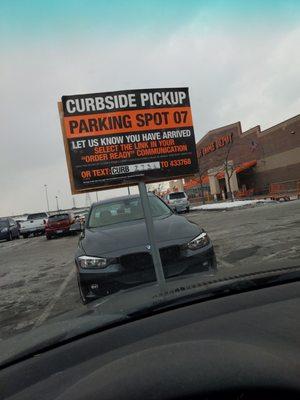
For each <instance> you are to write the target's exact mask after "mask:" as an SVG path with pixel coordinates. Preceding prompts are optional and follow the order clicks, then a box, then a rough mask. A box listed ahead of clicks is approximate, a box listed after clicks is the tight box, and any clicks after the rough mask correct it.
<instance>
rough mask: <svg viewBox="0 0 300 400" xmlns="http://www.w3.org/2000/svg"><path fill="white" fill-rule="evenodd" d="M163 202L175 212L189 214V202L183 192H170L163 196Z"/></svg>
mask: <svg viewBox="0 0 300 400" xmlns="http://www.w3.org/2000/svg"><path fill="white" fill-rule="evenodd" d="M165 202H166V203H167V204H168V206H169V207H171V208H172V209H173V210H174V211H176V212H189V211H190V202H189V200H188V197H187V194H186V193H185V192H172V193H169V194H167V195H166V196H165Z"/></svg>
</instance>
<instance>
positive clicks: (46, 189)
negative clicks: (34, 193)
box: [44, 185, 50, 212]
mask: <svg viewBox="0 0 300 400" xmlns="http://www.w3.org/2000/svg"><path fill="white" fill-rule="evenodd" d="M44 188H45V194H46V201H47V211H48V212H49V211H50V208H49V199H48V186H47V185H44Z"/></svg>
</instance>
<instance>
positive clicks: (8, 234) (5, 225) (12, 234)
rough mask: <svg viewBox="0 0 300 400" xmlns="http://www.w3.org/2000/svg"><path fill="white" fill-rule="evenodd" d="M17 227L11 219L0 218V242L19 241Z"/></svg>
mask: <svg viewBox="0 0 300 400" xmlns="http://www.w3.org/2000/svg"><path fill="white" fill-rule="evenodd" d="M19 238H20V232H19V226H18V224H17V222H16V221H14V220H13V219H12V218H0V240H4V239H5V240H7V241H9V240H13V239H19Z"/></svg>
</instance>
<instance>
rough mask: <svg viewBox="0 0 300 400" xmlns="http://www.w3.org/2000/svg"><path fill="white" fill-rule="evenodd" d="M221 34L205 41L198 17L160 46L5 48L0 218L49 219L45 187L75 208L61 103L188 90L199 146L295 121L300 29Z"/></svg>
mask: <svg viewBox="0 0 300 400" xmlns="http://www.w3.org/2000/svg"><path fill="white" fill-rule="evenodd" d="M227 27H228V25H226V29H225V28H224V27H216V29H209V30H207V31H206V30H205V29H204V28H203V27H200V26H199V19H197V17H195V18H194V20H191V21H190V22H189V23H188V24H185V25H184V26H179V28H178V29H177V30H172V31H171V32H170V33H169V34H168V35H164V36H163V37H161V39H160V40H157V38H156V39H155V40H154V37H151V36H143V35H141V36H139V35H138V34H133V33H128V34H124V35H123V36H120V35H119V36H116V37H114V38H112V39H111V40H108V38H107V37H104V38H101V35H99V36H97V35H93V37H92V38H91V40H89V41H87V40H86V38H85V40H82V41H80V40H76V41H72V40H70V38H69V39H65V38H64V37H62V38H60V39H59V38H57V37H56V38H55V39H53V40H52V41H49V39H47V40H46V39H43V38H38V37H37V38H36V39H35V40H30V41H29V40H28V39H26V38H24V40H22V39H20V41H19V43H18V44H17V45H15V46H12V47H10V48H8V47H6V49H7V50H6V54H5V57H4V59H3V60H2V63H1V76H0V90H1V95H2V106H1V109H0V120H1V157H0V168H1V175H0V187H1V203H0V215H6V214H11V213H12V211H14V212H23V211H35V210H42V209H45V196H44V187H43V185H44V184H47V185H48V186H49V193H51V196H52V197H51V205H52V207H55V203H54V201H55V200H54V199H55V198H54V196H55V195H56V194H57V193H60V195H59V196H60V198H61V202H62V203H63V204H64V205H65V206H70V205H71V204H72V198H71V195H70V189H69V182H68V176H67V170H66V162H65V155H64V149H63V143H62V138H61V132H60V124H59V118H58V112H57V101H58V100H59V99H60V97H61V95H63V94H73V93H89V92H96V91H99V92H101V91H109V90H120V89H133V88H147V87H172V86H181V85H182V86H189V87H190V94H191V101H192V109H193V118H194V126H195V132H196V137H197V139H199V138H200V137H201V136H202V135H203V134H205V133H206V132H207V131H208V130H209V129H213V128H215V127H219V126H222V125H226V124H229V123H232V122H236V121H238V120H241V122H242V125H243V127H244V129H247V128H249V127H251V126H254V125H257V124H261V125H262V127H263V128H265V127H268V126H270V125H273V124H275V123H277V122H280V121H281V120H283V119H286V118H289V117H291V116H293V115H295V114H298V113H299V109H300V108H299V106H300V101H299V95H298V93H299V85H300V78H299V74H298V71H299V67H300V65H299V64H300V56H299V55H298V53H297V51H296V49H297V48H298V43H299V41H300V29H296V28H294V27H291V28H290V30H288V29H287V28H286V27H285V28H284V29H283V28H280V29H278V30H277V31H276V32H271V31H268V32H267V34H265V35H263V34H262V31H260V30H259V29H258V28H257V27H256V28H253V32H249V29H247V31H246V32H243V31H240V32H237V31H236V30H230V29H228V28H227ZM118 192H121V193H122V192H126V191H124V190H123V191H122V190H121V191H118ZM108 195H109V193H102V196H108ZM92 196H93V195H92ZM84 202H85V196H81V197H78V203H79V204H84Z"/></svg>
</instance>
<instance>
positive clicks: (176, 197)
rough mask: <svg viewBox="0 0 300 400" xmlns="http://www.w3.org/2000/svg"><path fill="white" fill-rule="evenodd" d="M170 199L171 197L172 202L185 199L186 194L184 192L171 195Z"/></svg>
mask: <svg viewBox="0 0 300 400" xmlns="http://www.w3.org/2000/svg"><path fill="white" fill-rule="evenodd" d="M169 197H170V200H175V199H185V193H184V192H176V193H171V194H169Z"/></svg>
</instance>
